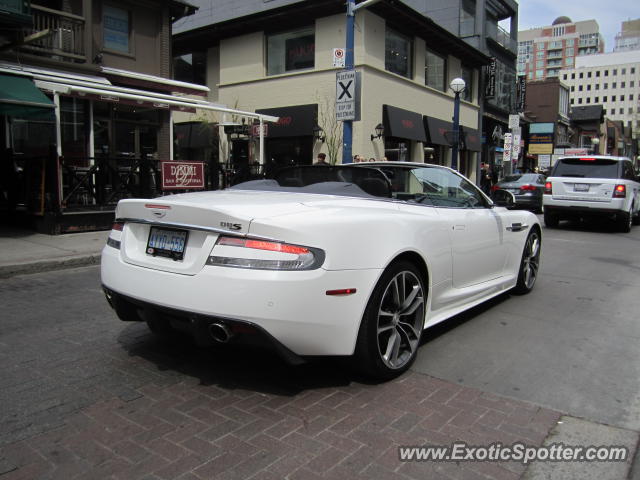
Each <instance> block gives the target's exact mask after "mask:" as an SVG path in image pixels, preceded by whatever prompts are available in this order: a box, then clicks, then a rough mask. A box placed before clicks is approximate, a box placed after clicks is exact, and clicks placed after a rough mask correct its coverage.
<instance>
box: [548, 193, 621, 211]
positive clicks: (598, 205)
mask: <svg viewBox="0 0 640 480" xmlns="http://www.w3.org/2000/svg"><path fill="white" fill-rule="evenodd" d="M543 204H544V210H545V212H548V213H554V214H558V215H562V214H564V215H568V216H571V215H574V216H575V215H593V216H614V215H616V214H619V213H623V212H626V211H627V210H628V208H625V199H623V198H621V199H612V200H611V201H610V202H589V201H567V200H554V199H553V197H552V196H550V195H545V197H544V201H543Z"/></svg>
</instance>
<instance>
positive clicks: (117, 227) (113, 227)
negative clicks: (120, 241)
mask: <svg viewBox="0 0 640 480" xmlns="http://www.w3.org/2000/svg"><path fill="white" fill-rule="evenodd" d="M123 228H124V222H113V225H111V230H117V231H119V232H121V231H122V229H123Z"/></svg>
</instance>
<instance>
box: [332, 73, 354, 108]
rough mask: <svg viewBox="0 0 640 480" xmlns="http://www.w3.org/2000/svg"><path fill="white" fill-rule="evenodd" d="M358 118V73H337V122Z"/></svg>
mask: <svg viewBox="0 0 640 480" xmlns="http://www.w3.org/2000/svg"><path fill="white" fill-rule="evenodd" d="M355 118H356V71H355V70H343V71H341V72H336V120H355Z"/></svg>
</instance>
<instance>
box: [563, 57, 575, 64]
mask: <svg viewBox="0 0 640 480" xmlns="http://www.w3.org/2000/svg"><path fill="white" fill-rule="evenodd" d="M564 63H566V64H567V65H573V57H567V58H565V59H564Z"/></svg>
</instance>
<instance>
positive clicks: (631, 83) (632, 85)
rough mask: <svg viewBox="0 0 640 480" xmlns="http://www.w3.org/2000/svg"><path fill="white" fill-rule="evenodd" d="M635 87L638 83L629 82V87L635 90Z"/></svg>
mask: <svg viewBox="0 0 640 480" xmlns="http://www.w3.org/2000/svg"><path fill="white" fill-rule="evenodd" d="M635 85H636V82H635V81H633V80H631V81H630V82H629V87H631V88H633V87H635Z"/></svg>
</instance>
